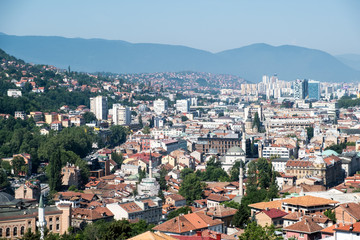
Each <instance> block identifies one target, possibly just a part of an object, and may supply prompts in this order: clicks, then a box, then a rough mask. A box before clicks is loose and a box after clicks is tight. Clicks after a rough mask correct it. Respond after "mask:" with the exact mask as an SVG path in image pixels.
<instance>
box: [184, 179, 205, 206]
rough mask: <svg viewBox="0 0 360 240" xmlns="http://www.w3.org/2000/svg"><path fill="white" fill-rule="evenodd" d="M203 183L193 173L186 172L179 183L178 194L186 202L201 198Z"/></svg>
mask: <svg viewBox="0 0 360 240" xmlns="http://www.w3.org/2000/svg"><path fill="white" fill-rule="evenodd" d="M204 187H205V186H204V184H203V183H202V182H201V181H200V178H199V177H198V176H196V174H195V173H190V174H188V175H187V176H186V177H185V179H184V181H183V182H182V183H181V186H180V190H179V194H180V195H181V196H183V197H184V198H185V199H186V200H187V201H188V202H193V201H194V200H197V199H201V198H202V195H203V189H204Z"/></svg>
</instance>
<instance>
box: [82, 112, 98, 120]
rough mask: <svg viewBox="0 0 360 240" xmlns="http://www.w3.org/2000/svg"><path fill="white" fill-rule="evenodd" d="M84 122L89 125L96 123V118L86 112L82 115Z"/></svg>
mask: <svg viewBox="0 0 360 240" xmlns="http://www.w3.org/2000/svg"><path fill="white" fill-rule="evenodd" d="M83 117H84V120H85V122H86V123H91V122H93V121H96V116H95V114H94V113H92V112H86V113H84V114H83Z"/></svg>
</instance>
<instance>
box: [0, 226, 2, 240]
mask: <svg viewBox="0 0 360 240" xmlns="http://www.w3.org/2000/svg"><path fill="white" fill-rule="evenodd" d="M1 237H2V228H0V238H1Z"/></svg>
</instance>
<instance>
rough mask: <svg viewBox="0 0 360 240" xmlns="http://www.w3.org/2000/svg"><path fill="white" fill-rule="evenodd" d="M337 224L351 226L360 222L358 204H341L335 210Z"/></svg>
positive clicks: (359, 206) (359, 207) (359, 205)
mask: <svg viewBox="0 0 360 240" xmlns="http://www.w3.org/2000/svg"><path fill="white" fill-rule="evenodd" d="M335 217H336V222H337V223H342V224H352V223H355V222H359V221H360V204H359V203H353V202H352V203H343V204H340V205H339V206H337V207H336V208H335Z"/></svg>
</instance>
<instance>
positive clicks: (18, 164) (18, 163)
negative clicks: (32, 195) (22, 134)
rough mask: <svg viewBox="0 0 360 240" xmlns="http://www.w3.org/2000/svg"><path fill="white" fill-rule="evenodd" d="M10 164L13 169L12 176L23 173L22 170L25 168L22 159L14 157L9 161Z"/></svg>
mask: <svg viewBox="0 0 360 240" xmlns="http://www.w3.org/2000/svg"><path fill="white" fill-rule="evenodd" d="M11 163H12V167H13V170H14V174H15V175H16V176H19V175H20V173H22V172H24V170H26V169H25V168H24V167H25V166H26V165H25V160H24V158H22V157H19V156H17V157H14V159H13V160H12V161H11ZM25 174H27V171H26V172H25Z"/></svg>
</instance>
